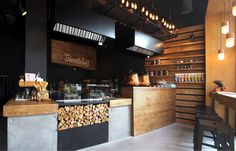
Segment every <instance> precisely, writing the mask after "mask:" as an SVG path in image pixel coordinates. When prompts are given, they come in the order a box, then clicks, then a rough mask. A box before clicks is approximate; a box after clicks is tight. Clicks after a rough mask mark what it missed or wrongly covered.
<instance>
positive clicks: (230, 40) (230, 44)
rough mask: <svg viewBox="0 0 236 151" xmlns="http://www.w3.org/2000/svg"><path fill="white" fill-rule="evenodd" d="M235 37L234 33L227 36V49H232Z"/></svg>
mask: <svg viewBox="0 0 236 151" xmlns="http://www.w3.org/2000/svg"><path fill="white" fill-rule="evenodd" d="M234 39H235V35H234V33H233V32H231V33H228V34H226V44H225V46H226V47H227V48H232V47H233V46H234V44H235V43H234Z"/></svg>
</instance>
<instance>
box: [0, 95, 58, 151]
mask: <svg viewBox="0 0 236 151" xmlns="http://www.w3.org/2000/svg"><path fill="white" fill-rule="evenodd" d="M57 111H58V104H57V103H55V102H54V101H53V100H47V101H42V102H36V101H22V102H17V101H15V100H13V99H12V100H10V101H8V102H7V103H6V104H5V105H4V110H3V112H4V116H6V117H7V142H8V143H7V149H8V150H9V151H16V150H34V151H45V150H50V151H53V150H55V151H56V150H57Z"/></svg>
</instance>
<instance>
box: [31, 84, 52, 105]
mask: <svg viewBox="0 0 236 151" xmlns="http://www.w3.org/2000/svg"><path fill="white" fill-rule="evenodd" d="M47 85H48V82H35V83H34V87H35V89H36V90H37V91H38V92H37V100H38V101H41V100H47V99H49V94H48V90H47Z"/></svg>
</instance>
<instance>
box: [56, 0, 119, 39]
mask: <svg viewBox="0 0 236 151" xmlns="http://www.w3.org/2000/svg"><path fill="white" fill-rule="evenodd" d="M52 18H53V23H54V24H53V31H57V32H61V33H65V34H69V35H73V36H77V37H81V38H85V39H90V40H94V41H98V42H104V41H105V39H106V38H107V37H109V38H113V39H115V21H113V20H112V19H110V18H108V17H105V16H103V15H100V14H97V13H95V12H93V11H91V10H88V9H86V8H83V7H81V5H80V4H79V3H78V1H76V0H56V1H55V10H54V15H53V16H52Z"/></svg>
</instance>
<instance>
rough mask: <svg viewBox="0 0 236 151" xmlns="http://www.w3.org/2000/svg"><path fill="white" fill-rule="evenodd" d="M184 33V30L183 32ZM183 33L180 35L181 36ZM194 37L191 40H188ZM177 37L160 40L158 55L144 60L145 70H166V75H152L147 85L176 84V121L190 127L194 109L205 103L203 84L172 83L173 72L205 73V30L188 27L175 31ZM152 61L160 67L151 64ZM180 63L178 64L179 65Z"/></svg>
mask: <svg viewBox="0 0 236 151" xmlns="http://www.w3.org/2000/svg"><path fill="white" fill-rule="evenodd" d="M186 31H188V32H187V33H186ZM181 33H184V34H181ZM192 33H194V34H197V35H198V38H196V40H195V41H190V40H189V39H188V37H189V36H190V35H191V34H192ZM178 34H179V36H178V37H176V38H174V39H173V40H168V41H164V53H163V54H162V55H158V56H154V57H150V58H147V59H146V60H145V69H146V71H148V72H150V71H158V70H167V71H169V75H168V76H152V77H150V81H151V82H155V81H156V80H161V79H164V80H166V81H167V82H171V83H175V84H176V121H177V122H180V123H183V124H193V123H194V121H195V119H194V118H195V116H194V114H195V110H196V109H195V107H196V106H197V105H198V104H204V103H205V82H176V81H173V80H174V79H175V74H176V73H205V39H204V37H205V29H204V25H198V26H192V27H187V28H182V29H179V30H178ZM154 60H156V61H157V62H160V64H153V63H154ZM180 61H181V62H182V61H183V62H182V63H180ZM178 65H180V66H181V65H183V66H185V65H191V67H192V68H186V69H177V67H175V66H178Z"/></svg>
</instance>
